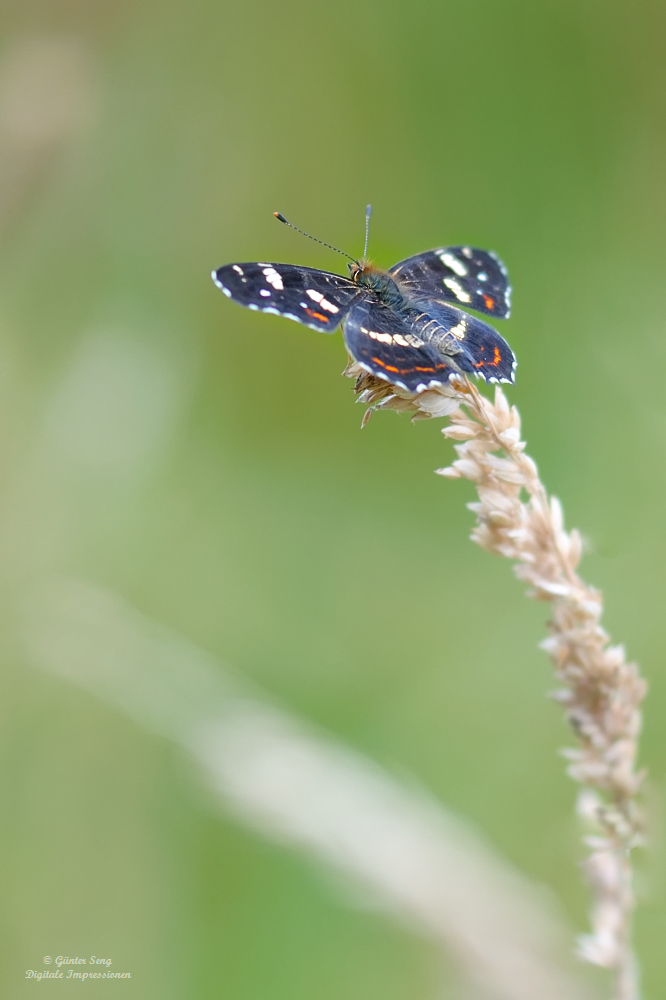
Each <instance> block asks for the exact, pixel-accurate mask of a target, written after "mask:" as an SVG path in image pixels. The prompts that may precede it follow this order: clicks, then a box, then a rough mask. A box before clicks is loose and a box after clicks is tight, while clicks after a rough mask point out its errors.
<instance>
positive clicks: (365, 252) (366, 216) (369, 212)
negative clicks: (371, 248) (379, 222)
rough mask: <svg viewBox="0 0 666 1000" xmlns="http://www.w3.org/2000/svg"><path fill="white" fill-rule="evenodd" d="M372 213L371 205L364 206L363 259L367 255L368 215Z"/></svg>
mask: <svg viewBox="0 0 666 1000" xmlns="http://www.w3.org/2000/svg"><path fill="white" fill-rule="evenodd" d="M371 213H372V205H366V206H365V246H364V247H363V260H365V259H366V257H367V256H368V237H369V235H370V215H371Z"/></svg>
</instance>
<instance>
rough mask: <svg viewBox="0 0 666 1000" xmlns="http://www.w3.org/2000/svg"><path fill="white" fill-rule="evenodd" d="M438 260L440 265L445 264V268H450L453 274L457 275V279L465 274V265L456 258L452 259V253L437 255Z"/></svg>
mask: <svg viewBox="0 0 666 1000" xmlns="http://www.w3.org/2000/svg"><path fill="white" fill-rule="evenodd" d="M439 259H440V260H441V262H442V264H446V266H447V267H450V268H451V270H452V271H453V273H454V274H457V275H458V277H459V278H464V277H465V275H466V274H467V268H466V267H465V265H464V264H463V263H462V261H460V260H458V258H457V257H454V256H453V254H452V253H441V254H440V255H439Z"/></svg>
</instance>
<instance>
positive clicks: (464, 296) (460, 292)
mask: <svg viewBox="0 0 666 1000" xmlns="http://www.w3.org/2000/svg"><path fill="white" fill-rule="evenodd" d="M444 284H445V285H446V287H447V288H450V289H451V291H452V292H453V294H454V295H455V297H456V298H457V299H458V302H471V301H472V297H471V295H468V293H467V292H466V291H465V289H464V288H463V287H462V285H461V284H459V283H458V282H457V281H456V279H455V278H444Z"/></svg>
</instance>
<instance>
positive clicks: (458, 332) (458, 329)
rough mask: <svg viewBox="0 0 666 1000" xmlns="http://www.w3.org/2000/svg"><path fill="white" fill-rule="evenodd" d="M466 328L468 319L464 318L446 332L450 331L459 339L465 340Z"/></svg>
mask: <svg viewBox="0 0 666 1000" xmlns="http://www.w3.org/2000/svg"><path fill="white" fill-rule="evenodd" d="M466 330H467V320H466V319H465V318H463V319H461V320H460V322H459V323H456V325H455V326H452V327H451V329H450V330H447V331H446V332H447V333H450V334H451V335H452V336H454V337H457V338H458V340H464V339H465V332H466Z"/></svg>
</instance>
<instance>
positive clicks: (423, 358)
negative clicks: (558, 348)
mask: <svg viewBox="0 0 666 1000" xmlns="http://www.w3.org/2000/svg"><path fill="white" fill-rule="evenodd" d="M369 214H370V210H369V207H368V210H367V212H366V249H367V226H368V220H369ZM275 215H276V217H277V218H278V219H279V220H280V222H284V223H285V224H286V225H288V226H291V227H292V228H293V229H298V227H297V226H293V225H292V223H290V222H287V220H286V219H285V218H284V216H283V215H281V214H280V213H278V212H276V213H275ZM298 231H299V232H303V230H298ZM304 235H306V236H309V233H304ZM311 238H312V239H314V238H315V237H311ZM317 242H319V243H321V242H323V241H321V240H317ZM324 246H331V245H330V244H328V243H326V244H324ZM331 249H333V250H337V247H332V246H331ZM337 252H338V253H343V251H341V250H337ZM343 256H346V257H348V258H349V260H350V261H351V263H350V264H349V265H348V268H349V276H348V277H344V276H343V275H340V274H335V273H333V272H330V271H320V270H318V269H316V268H314V267H300V266H298V265H295V264H274V263H268V262H256V263H250V264H226V265H225V266H224V267H220V268H218V269H217V270H215V271H213V273H212V278H213V281H214V282H215V284H216V285H217V287H218V288H220V289H221V290H222V291H223V292H224V294H225V295H227V296H228V297H229V298H230V299H232V300H233V301H234V302H237V303H239V305H242V306H246V307H247V308H248V309H256V310H260V311H261V312H266V313H273V314H274V315H275V316H284V317H285V318H286V319H293V320H296V322H297V323H303V324H304V325H305V326H309V327H311V328H312V329H313V330H318V331H320V332H321V333H333V332H334V331H335V330H337V329H338V327H339V326H340V324H344V325H343V336H344V341H345V345H346V347H347V350H348V352H349V354H350V355H351V357H352V358H353V359H354V361H356V363H357V364H358V365H360V367H361V368H363V369H365V371H367V372H370V373H371V374H372V375H375V376H377V377H378V378H380V379H384V380H385V381H387V382H390V383H392V384H393V385H396V386H399V387H400V388H402V389H406V390H408V391H409V392H415V393H419V392H423V391H425V390H426V389H431V388H434V387H436V386H441V385H445V384H446V383H447V382H448V381H449V379H450V378H451V377H452V376H454V375H457V374H460V373H464V374H472V375H476V376H479V377H481V378H483V379H485V380H486V381H488V382H513V381H514V380H515V370H516V363H517V362H516V358H515V355H514V353H513V351H512V350H511V348H510V347H509V345H508V344H507V342H506V341H505V340H504V339H503V338H502V337H501V336H500V335H499V333H497V332H496V330H494V329H493V327H492V326H490V325H489V324H488V323H486V322H484V321H483V320H481V319H478V318H477V317H476V316H473V315H471V314H470V313H468V312H466V311H463V310H462V309H460V308H459V305H464V306H466V307H467V308H468V309H473V310H474V311H475V312H480V313H483V314H485V315H487V316H492V317H494V318H496V319H505V318H506V317H508V315H509V312H510V295H511V288H510V286H509V281H508V275H507V271H506V268H505V267H504V264H503V263H502V261H501V260H500V259H499V257H497V256H496V255H495V254H494V253H492V252H491V251H489V250H479V249H478V248H476V247H469V246H451V247H440V248H438V249H435V250H426V251H424V252H423V253H419V254H416V256H414V257H407V259H406V260H401V261H399V263H397V264H394V265H393V267H391V268H389V269H388V270H387V271H384V270H381V269H380V268H378V267H375V266H374V264H371V263H369V262H368V261H367V260H366V259H365V253H364V256H363V258H362V259H361V260H355V259H354V258H353V257H350V256H349V255H348V254H343Z"/></svg>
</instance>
